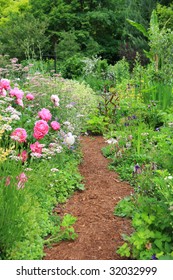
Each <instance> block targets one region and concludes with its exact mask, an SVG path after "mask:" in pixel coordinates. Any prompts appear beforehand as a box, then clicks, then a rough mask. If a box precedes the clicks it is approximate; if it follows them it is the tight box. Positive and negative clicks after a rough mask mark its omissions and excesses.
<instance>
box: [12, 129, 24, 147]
mask: <svg viewBox="0 0 173 280" xmlns="http://www.w3.org/2000/svg"><path fill="white" fill-rule="evenodd" d="M26 138H27V133H26V130H25V129H24V128H20V127H19V128H16V129H15V130H14V131H13V132H12V133H11V139H13V140H15V141H18V142H19V143H23V142H26Z"/></svg>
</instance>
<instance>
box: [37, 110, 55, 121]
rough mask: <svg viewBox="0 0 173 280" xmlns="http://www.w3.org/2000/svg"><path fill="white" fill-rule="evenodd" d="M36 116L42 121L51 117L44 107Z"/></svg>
mask: <svg viewBox="0 0 173 280" xmlns="http://www.w3.org/2000/svg"><path fill="white" fill-rule="evenodd" d="M38 116H39V117H40V118H41V119H42V120H44V121H50V120H51V118H52V115H51V113H50V111H49V110H48V109H45V108H43V109H42V110H41V111H39V112H38Z"/></svg>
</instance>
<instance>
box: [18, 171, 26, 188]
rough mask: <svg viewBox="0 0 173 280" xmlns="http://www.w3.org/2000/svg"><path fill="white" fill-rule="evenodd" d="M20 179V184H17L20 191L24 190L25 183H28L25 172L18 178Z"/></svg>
mask: <svg viewBox="0 0 173 280" xmlns="http://www.w3.org/2000/svg"><path fill="white" fill-rule="evenodd" d="M17 179H18V184H17V188H18V190H19V189H23V188H24V186H25V182H27V180H28V178H27V176H26V175H25V173H24V172H22V173H21V174H20V175H19V176H17Z"/></svg>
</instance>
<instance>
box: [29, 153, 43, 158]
mask: <svg viewBox="0 0 173 280" xmlns="http://www.w3.org/2000/svg"><path fill="white" fill-rule="evenodd" d="M31 157H33V158H34V157H36V158H41V157H42V155H41V154H39V153H31Z"/></svg>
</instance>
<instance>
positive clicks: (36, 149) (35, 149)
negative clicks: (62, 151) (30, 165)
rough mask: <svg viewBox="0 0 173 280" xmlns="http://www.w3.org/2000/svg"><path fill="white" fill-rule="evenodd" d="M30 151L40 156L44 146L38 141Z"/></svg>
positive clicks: (32, 145)
mask: <svg viewBox="0 0 173 280" xmlns="http://www.w3.org/2000/svg"><path fill="white" fill-rule="evenodd" d="M30 149H31V151H32V152H33V153H38V154H41V153H42V145H41V144H40V143H39V142H38V141H37V142H35V143H34V144H31V145H30Z"/></svg>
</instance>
